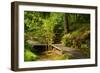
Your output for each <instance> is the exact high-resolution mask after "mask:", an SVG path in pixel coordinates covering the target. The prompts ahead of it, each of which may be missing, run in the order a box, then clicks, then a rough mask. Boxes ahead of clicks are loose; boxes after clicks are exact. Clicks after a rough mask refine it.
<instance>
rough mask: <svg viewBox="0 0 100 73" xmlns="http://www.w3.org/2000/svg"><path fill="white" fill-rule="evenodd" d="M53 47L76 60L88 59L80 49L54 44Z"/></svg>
mask: <svg viewBox="0 0 100 73" xmlns="http://www.w3.org/2000/svg"><path fill="white" fill-rule="evenodd" d="M52 46H53V47H55V48H56V49H58V50H63V51H64V52H65V53H68V54H70V55H72V56H73V58H74V59H85V58H86V57H85V55H84V54H83V53H82V52H81V51H80V50H78V49H75V48H70V47H66V46H63V45H62V44H53V45H52Z"/></svg>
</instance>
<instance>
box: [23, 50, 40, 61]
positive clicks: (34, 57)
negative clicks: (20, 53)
mask: <svg viewBox="0 0 100 73" xmlns="http://www.w3.org/2000/svg"><path fill="white" fill-rule="evenodd" d="M37 57H38V56H37V55H36V54H35V53H33V52H31V51H30V50H26V49H25V52H24V60H25V61H35V60H37Z"/></svg>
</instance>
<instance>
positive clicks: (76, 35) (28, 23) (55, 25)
mask: <svg viewBox="0 0 100 73" xmlns="http://www.w3.org/2000/svg"><path fill="white" fill-rule="evenodd" d="M24 29H25V30H24V38H25V39H24V43H25V46H24V47H25V50H24V51H25V53H24V60H25V61H34V60H37V58H38V56H40V54H39V52H38V53H37V52H36V51H32V49H33V48H32V47H33V45H34V44H47V45H48V46H49V45H52V44H62V45H63V46H65V47H70V48H75V49H79V50H80V51H81V52H82V53H83V54H84V56H85V57H86V58H89V57H90V14H79V13H78V14H77V13H58V12H35V11H34V12H33V11H25V12H24ZM48 49H49V48H48ZM56 59H58V58H56ZM60 59H65V58H60ZM67 59H68V57H67Z"/></svg>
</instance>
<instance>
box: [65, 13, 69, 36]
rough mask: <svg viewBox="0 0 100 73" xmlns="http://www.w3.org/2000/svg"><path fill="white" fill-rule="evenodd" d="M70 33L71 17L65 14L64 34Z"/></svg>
mask: <svg viewBox="0 0 100 73" xmlns="http://www.w3.org/2000/svg"><path fill="white" fill-rule="evenodd" d="M67 33H69V19H68V15H67V14H64V34H67Z"/></svg>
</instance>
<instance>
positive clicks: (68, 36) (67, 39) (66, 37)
mask: <svg viewBox="0 0 100 73" xmlns="http://www.w3.org/2000/svg"><path fill="white" fill-rule="evenodd" d="M61 43H62V45H64V46H69V47H70V46H71V45H72V40H71V34H65V35H64V36H63V37H62V40H61Z"/></svg>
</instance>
